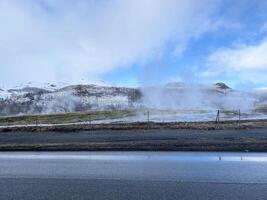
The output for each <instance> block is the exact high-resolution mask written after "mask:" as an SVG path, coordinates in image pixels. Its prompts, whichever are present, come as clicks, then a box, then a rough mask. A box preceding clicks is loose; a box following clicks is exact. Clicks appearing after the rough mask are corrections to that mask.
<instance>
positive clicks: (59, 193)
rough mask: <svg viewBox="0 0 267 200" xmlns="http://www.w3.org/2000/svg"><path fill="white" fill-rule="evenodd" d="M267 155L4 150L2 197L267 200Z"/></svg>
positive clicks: (0, 164)
mask: <svg viewBox="0 0 267 200" xmlns="http://www.w3.org/2000/svg"><path fill="white" fill-rule="evenodd" d="M266 196H267V154H260V153H255V154H253V153H196V152H191V153H178V152H42V153H36V152H2V153H0V199H6V200H9V199H20V200H21V199H22V200H23V199H25V200H26V199H27V200H31V199H66V200H68V199H97V200H102V199H153V200H155V199H190V200H191V199H203V200H204V199H205V200H207V199H212V200H213V199H249V200H253V199H266Z"/></svg>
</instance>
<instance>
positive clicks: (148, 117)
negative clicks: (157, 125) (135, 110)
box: [147, 111, 149, 122]
mask: <svg viewBox="0 0 267 200" xmlns="http://www.w3.org/2000/svg"><path fill="white" fill-rule="evenodd" d="M147 122H149V111H147Z"/></svg>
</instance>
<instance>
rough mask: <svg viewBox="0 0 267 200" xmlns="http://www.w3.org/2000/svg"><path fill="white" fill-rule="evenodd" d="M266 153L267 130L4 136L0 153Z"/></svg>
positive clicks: (176, 130)
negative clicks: (5, 151)
mask: <svg viewBox="0 0 267 200" xmlns="http://www.w3.org/2000/svg"><path fill="white" fill-rule="evenodd" d="M14 149H17V150H150V151H151V150H152V151H153V150H175V151H191V150H193V151H256V152H259V151H267V129H250V130H208V131H205V130H184V129H156V130H153V129H151V130H104V131H100V130H99V131H80V132H2V133H0V150H14Z"/></svg>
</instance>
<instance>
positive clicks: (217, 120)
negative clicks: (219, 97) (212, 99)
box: [216, 110, 220, 123]
mask: <svg viewBox="0 0 267 200" xmlns="http://www.w3.org/2000/svg"><path fill="white" fill-rule="evenodd" d="M219 121H220V110H217V115H216V123H218V122H219Z"/></svg>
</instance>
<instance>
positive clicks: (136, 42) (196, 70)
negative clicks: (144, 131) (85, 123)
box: [0, 0, 267, 90]
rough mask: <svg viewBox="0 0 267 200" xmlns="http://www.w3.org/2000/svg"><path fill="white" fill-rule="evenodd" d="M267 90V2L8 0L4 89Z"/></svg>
mask: <svg viewBox="0 0 267 200" xmlns="http://www.w3.org/2000/svg"><path fill="white" fill-rule="evenodd" d="M81 79H83V80H85V81H88V82H94V81H98V80H104V81H106V82H109V83H113V84H117V85H128V86H136V85H141V84H161V83H166V82H169V81H187V82H203V83H210V82H217V81H223V82H226V83H228V84H229V85H231V86H232V87H235V88H239V89H245V90H247V89H248V90H249V89H253V88H261V87H267V0H257V1H251V0H235V1H232V0H0V85H14V84H17V83H26V82H29V81H32V82H59V81H63V82H71V83H75V82H79V81H80V80H81Z"/></svg>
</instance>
